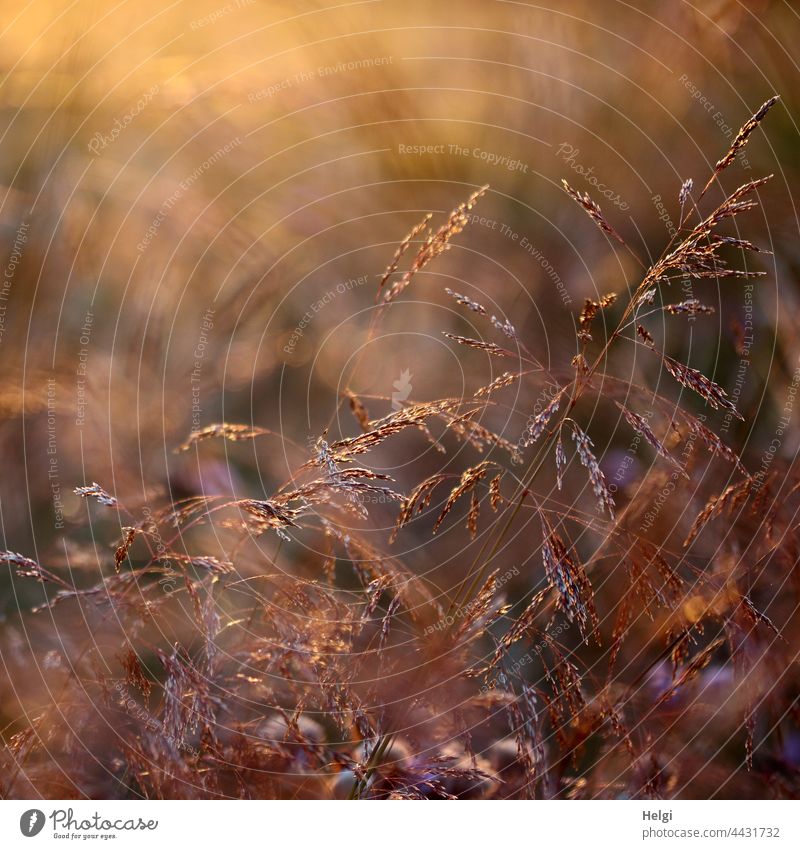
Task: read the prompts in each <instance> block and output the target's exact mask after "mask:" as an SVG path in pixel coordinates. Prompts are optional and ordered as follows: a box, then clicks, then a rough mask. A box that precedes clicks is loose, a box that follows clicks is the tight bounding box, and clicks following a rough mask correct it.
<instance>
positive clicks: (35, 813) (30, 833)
mask: <svg viewBox="0 0 800 849" xmlns="http://www.w3.org/2000/svg"><path fill="white" fill-rule="evenodd" d="M44 821H45V817H44V812H43V811H40V810H39V809H38V808H31V809H30V810H29V811H25V813H24V814H23V815H22V816H21V817H20V818H19V830H20V831H21V832H22V833H23V834H24V835H25V837H36V835H37V834H38V833H39V832H40V831H41V830H42V829H43V828H44Z"/></svg>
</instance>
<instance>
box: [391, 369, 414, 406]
mask: <svg viewBox="0 0 800 849" xmlns="http://www.w3.org/2000/svg"><path fill="white" fill-rule="evenodd" d="M392 386H394V388H395V389H396V390H397V391H396V392H392V409H393V410H400V409H402V407H403V401H406V400H408V396H409V395H410V394H411V372H410V371H409V370H408V369H403V371H401V372H400V380H395V381H394V383H392Z"/></svg>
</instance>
